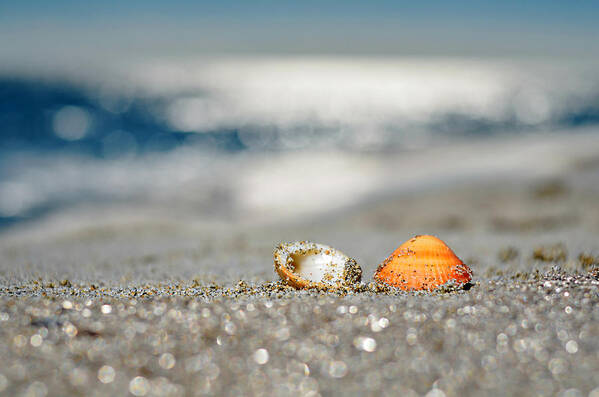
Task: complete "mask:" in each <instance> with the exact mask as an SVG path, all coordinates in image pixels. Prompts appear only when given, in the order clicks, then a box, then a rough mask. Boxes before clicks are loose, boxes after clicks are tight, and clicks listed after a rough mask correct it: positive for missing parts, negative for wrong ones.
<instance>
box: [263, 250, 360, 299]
mask: <svg viewBox="0 0 599 397" xmlns="http://www.w3.org/2000/svg"><path fill="white" fill-rule="evenodd" d="M274 264H275V271H276V272H277V273H278V275H279V276H280V277H281V279H282V280H283V281H285V282H286V283H287V284H289V285H291V286H293V287H295V288H320V289H338V288H342V287H344V286H350V285H353V284H356V283H359V282H360V280H361V278H362V269H361V268H360V266H358V264H356V261H355V260H354V259H352V258H350V257H348V256H347V255H345V254H344V253H343V252H341V251H339V250H337V249H335V248H333V247H330V246H328V245H325V244H319V243H312V242H309V241H296V242H292V243H281V244H279V245H278V246H277V247H276V248H275V251H274Z"/></svg>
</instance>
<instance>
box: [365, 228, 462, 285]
mask: <svg viewBox="0 0 599 397" xmlns="http://www.w3.org/2000/svg"><path fill="white" fill-rule="evenodd" d="M374 278H375V280H377V281H379V282H382V283H385V284H388V285H391V286H393V287H398V288H401V289H404V290H427V291H432V290H434V289H437V288H439V287H440V286H442V285H445V284H448V285H449V284H453V285H455V286H458V287H459V286H463V285H464V284H466V283H469V282H470V280H472V271H471V270H470V268H469V267H468V266H467V265H465V264H464V263H463V262H462V261H461V260H460V258H458V257H457V255H456V254H455V253H454V252H453V251H452V250H451V248H449V247H448V246H447V244H445V243H444V242H443V241H441V240H440V239H439V238H437V237H435V236H429V235H423V236H416V237H413V238H411V239H410V240H408V241H406V242H405V243H403V244H402V245H400V246H399V248H397V249H396V250H395V251H394V252H393V253H392V254H391V255H390V256H389V257H388V258H387V259H386V260H385V261H384V262H383V263H381V264H380V265H379V267H378V269H377V271H376V273H375V275H374Z"/></svg>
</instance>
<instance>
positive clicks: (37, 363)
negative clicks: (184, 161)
mask: <svg viewBox="0 0 599 397" xmlns="http://www.w3.org/2000/svg"><path fill="white" fill-rule="evenodd" d="M588 142H590V141H588ZM585 146H586V147H587V150H586V151H583V152H584V153H583V152H580V151H578V152H577V151H576V150H575V148H576V147H579V148H580V147H585ZM572 147H573V149H572V150H571V151H570V152H569V156H568V159H569V160H568V161H567V162H562V161H561V160H560V162H559V163H560V164H561V165H560V167H558V168H551V167H549V168H548V167H544V169H545V170H547V169H549V170H551V172H547V173H546V174H542V175H538V174H536V173H534V172H533V173H531V174H530V175H525V176H522V175H521V176H522V177H514V176H513V174H512V173H506V174H505V176H504V177H503V178H487V177H481V178H474V177H472V176H469V177H468V179H466V180H460V179H459V178H454V182H453V183H429V184H428V185H427V186H425V187H424V188H423V187H422V186H417V185H414V186H412V187H411V188H409V189H405V190H397V189H390V190H388V191H382V190H381V191H380V192H379V193H380V194H372V193H370V192H369V193H368V197H369V200H361V201H360V200H358V201H355V202H354V203H353V204H351V205H347V206H345V207H339V208H337V209H326V210H325V211H320V212H314V211H312V212H309V211H310V210H311V209H310V207H307V208H308V209H306V208H304V209H303V210H302V212H299V213H298V214H299V215H298V214H296V215H297V216H290V217H287V218H285V217H280V216H273V217H271V218H263V219H262V221H258V220H257V217H256V215H255V214H253V213H252V214H251V216H248V218H247V219H243V218H234V219H230V218H229V219H227V217H223V216H221V217H207V218H203V217H202V216H200V215H201V214H203V212H202V211H201V210H197V211H196V216H194V215H192V214H193V211H191V210H190V209H189V207H186V206H185V205H182V206H180V207H178V209H177V210H169V209H168V208H167V207H166V206H164V205H163V204H161V203H158V204H156V202H151V203H149V204H147V205H145V206H144V205H137V206H130V205H128V204H126V203H124V204H120V205H116V204H113V205H111V206H99V205H95V206H89V205H88V206H80V207H76V208H70V209H65V210H63V211H59V212H57V213H54V214H53V215H50V216H47V217H44V218H42V219H40V220H37V221H32V222H29V223H24V224H22V225H18V226H17V227H14V228H12V229H8V230H6V231H5V232H4V233H3V234H2V238H1V240H0V275H1V277H0V286H1V289H0V333H1V335H2V337H1V338H0V351H1V352H2V355H3V363H2V364H0V390H2V393H4V394H6V395H24V396H25V395H26V396H45V395H82V396H83V395H85V396H90V395H123V396H125V395H136V396H146V395H147V396H153V395H156V396H186V395H190V396H191V395H227V396H241V395H302V396H318V395H322V396H328V395H340V394H347V395H373V396H374V395H389V396H391V395H405V396H408V395H414V396H416V395H427V396H443V395H447V396H451V395H472V396H475V395H476V396H480V395H553V394H559V395H563V396H587V395H588V396H597V395H599V375H598V374H599V342H598V341H599V338H598V337H599V270H598V269H599V245H598V243H597V242H598V241H599V239H598V237H599V206H598V205H597V203H599V189H597V184H596V179H597V174H598V173H597V171H598V164H599V163H597V161H596V159H597V157H594V155H593V153H594V150H595V149H594V148H595V147H594V146H593V145H584V144H581V145H578V146H575V145H574V146H572ZM457 153H459V151H458V152H457ZM483 153H484V152H483ZM581 153H582V154H581ZM595 154H596V153H595ZM433 157H434V156H430V158H433ZM425 158H426V157H425ZM541 160H542V159H539V161H541ZM406 161H407V160H406ZM543 161H544V160H543ZM410 162H411V163H410ZM406 164H411V167H412V168H410V169H414V170H417V169H418V168H417V165H418V159H417V158H412V160H409V162H408V163H406ZM556 170H557V171H556ZM493 172H494V173H496V170H494V171H493ZM391 174H392V173H389V175H383V176H381V178H382V179H381V181H383V182H384V183H386V181H389V180H391V176H390V175H391ZM483 176H484V173H483ZM243 208H246V207H243ZM273 208H275V209H276V206H275V207H273ZM261 210H262V209H260V208H259V209H257V210H256V214H259V213H260V212H259V211H261ZM306 211H308V212H306ZM246 212H247V213H251V211H249V210H246ZM186 214H187V215H188V216H186ZM306 214H309V216H308V215H306ZM258 218H259V217H258ZM422 233H428V234H435V235H437V236H439V237H441V238H442V239H443V240H445V241H446V242H447V243H448V244H449V245H450V246H451V247H452V249H453V250H454V251H455V252H456V253H457V254H458V256H459V257H460V258H462V259H463V260H464V262H465V263H467V264H468V265H469V266H470V267H471V268H472V270H473V271H474V278H473V284H472V286H471V288H469V289H467V290H459V291H454V292H443V293H440V292H437V293H430V294H428V293H400V292H394V293H377V292H374V291H372V290H368V289H367V288H366V291H363V292H349V293H347V292H344V293H338V294H336V293H324V292H318V291H298V290H294V289H292V288H289V287H287V286H285V285H283V284H281V283H280V281H279V279H278V277H277V276H276V274H275V272H274V271H273V265H272V250H273V248H274V246H275V245H276V244H277V243H279V242H281V241H293V240H300V239H309V240H312V241H317V242H322V243H326V244H329V245H332V246H334V247H336V248H339V249H341V250H343V251H344V252H345V253H347V254H348V255H350V256H352V257H354V258H356V260H357V261H358V263H359V264H361V266H362V268H363V271H364V277H363V282H364V284H365V285H368V283H370V282H371V281H372V274H373V272H374V270H375V268H376V266H377V264H378V263H380V262H381V261H382V260H383V259H385V257H386V256H387V255H389V254H390V253H391V251H393V250H394V249H395V248H396V247H397V246H398V245H399V244H400V243H402V242H403V241H405V240H407V239H408V238H410V237H412V236H413V235H416V234H422Z"/></svg>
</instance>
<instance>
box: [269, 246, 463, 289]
mask: <svg viewBox="0 0 599 397" xmlns="http://www.w3.org/2000/svg"><path fill="white" fill-rule="evenodd" d="M274 262H275V270H276V271H277V273H278V274H279V276H281V278H282V279H283V280H284V281H286V282H287V283H288V284H289V285H291V286H293V287H295V288H321V289H339V288H342V287H344V286H345V287H347V286H352V285H355V284H357V283H358V282H360V280H361V278H362V269H361V268H360V266H359V265H358V264H357V263H356V261H355V260H354V259H352V258H350V257H348V256H347V255H345V254H344V253H342V252H341V251H338V250H336V249H334V248H332V247H329V246H327V245H324V244H316V243H311V242H307V241H298V242H295V243H287V244H280V245H279V246H278V247H277V248H276V249H275V252H274ZM374 279H375V281H377V282H378V283H381V284H386V285H388V286H391V287H396V288H400V289H403V290H406V291H418V290H426V291H433V290H435V289H437V288H439V287H442V286H445V285H453V286H456V287H462V286H464V285H465V284H467V283H469V282H470V280H472V270H470V268H469V267H468V266H467V265H466V264H464V263H463V262H462V261H461V260H460V258H458V257H457V256H456V254H455V253H454V252H453V251H452V250H451V248H449V247H448V246H447V244H445V243H444V242H443V241H441V240H440V239H439V238H437V237H435V236H428V235H422V236H416V237H413V238H411V239H410V240H408V241H406V242H405V243H403V244H402V245H400V246H399V247H398V248H397V249H396V250H395V251H393V253H392V254H391V255H390V256H389V257H388V258H387V259H385V260H384V261H383V263H381V264H380V265H379V266H378V268H377V270H376V273H375V274H374Z"/></svg>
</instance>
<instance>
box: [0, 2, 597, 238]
mask: <svg viewBox="0 0 599 397" xmlns="http://www.w3.org/2000/svg"><path fill="white" fill-rule="evenodd" d="M596 16H597V7H596V6H594V5H592V4H591V3H577V4H575V5H573V4H566V3H564V4H561V5H558V4H555V3H552V4H546V3H544V2H529V3H526V4H519V3H517V2H505V4H501V5H497V4H493V3H485V2H483V3H480V4H474V3H470V2H458V3H455V4H452V5H451V6H448V5H444V4H443V3H435V4H434V5H428V6H424V5H412V4H409V3H395V2H379V3H378V4H375V5H371V6H370V7H368V6H366V5H365V4H362V3H360V2H352V1H350V2H336V1H327V2H322V3H321V2H318V3H316V2H302V4H295V3H286V2H268V1H265V2H257V3H252V5H249V4H243V3H237V2H223V3H222V4H218V5H217V4H209V3H204V2H198V3H191V2H190V3H188V2H180V4H172V5H165V4H161V3H159V2H154V1H150V2H146V3H144V4H141V3H138V2H131V4H129V2H128V4H118V3H112V2H108V3H106V4H104V5H98V4H96V5H87V4H85V5H83V4H78V3H75V2H70V1H59V2H56V3H53V4H52V5H45V4H44V3H42V2H26V3H23V4H13V5H2V6H0V37H1V38H2V39H0V40H2V45H0V228H3V229H6V228H7V227H9V226H11V225H15V224H18V223H20V222H24V221H35V220H36V219H39V218H40V217H44V216H48V215H50V214H52V213H54V212H56V211H61V210H66V209H73V208H84V209H85V210H86V211H89V210H90V209H91V210H92V212H95V213H98V214H101V213H102V212H101V209H102V208H106V207H110V208H114V207H119V206H121V207H122V208H125V209H126V211H125V212H127V213H128V214H130V215H131V214H134V213H135V212H136V211H142V212H143V214H144V215H143V216H151V215H148V214H152V211H156V210H157V211H159V212H160V213H161V214H162V215H164V214H167V216H174V217H183V218H186V219H188V220H189V219H196V218H197V219H198V220H199V221H206V220H211V219H215V220H224V221H231V222H244V221H248V222H275V221H278V220H281V219H298V218H303V219H306V218H305V217H306V216H308V219H309V217H310V216H317V215H319V214H324V213H330V212H334V211H340V210H344V209H347V208H351V207H352V206H356V205H362V204H364V203H367V202H369V201H373V200H379V199H381V198H384V197H386V196H388V195H397V194H401V193H402V192H407V191H414V190H415V189H430V188H431V187H434V186H440V185H443V184H448V183H468V182H469V181H473V180H479V179H498V180H499V179H502V178H503V179H508V180H509V179H518V180H526V178H554V177H556V176H559V175H560V173H562V172H565V171H564V170H566V169H569V168H568V167H571V166H573V164H574V163H576V164H578V163H580V162H581V161H586V163H592V162H593V161H595V159H597V156H598V155H599V134H598V133H597V132H598V131H599V68H598V66H599V62H598V59H599V58H598V57H597V55H598V49H599V44H597V40H596V37H598V35H599V28H597V25H596V23H595V22H596V19H595V17H596ZM148 211H149V212H148Z"/></svg>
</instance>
